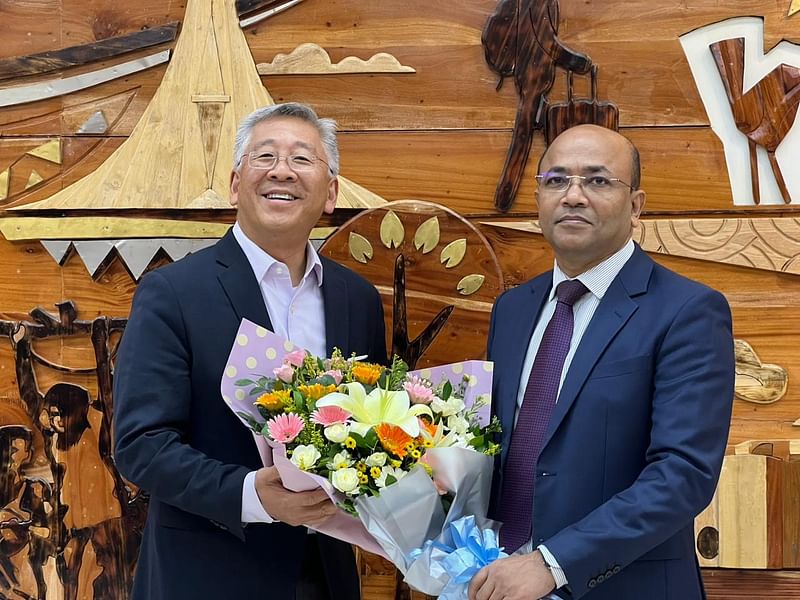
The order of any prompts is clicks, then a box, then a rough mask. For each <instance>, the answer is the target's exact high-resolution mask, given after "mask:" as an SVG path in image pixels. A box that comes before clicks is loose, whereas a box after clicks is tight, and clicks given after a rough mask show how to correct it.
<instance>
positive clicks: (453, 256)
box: [439, 238, 467, 269]
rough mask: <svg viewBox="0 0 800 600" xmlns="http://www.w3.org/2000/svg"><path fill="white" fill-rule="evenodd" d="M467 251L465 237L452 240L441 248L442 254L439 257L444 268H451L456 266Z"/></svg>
mask: <svg viewBox="0 0 800 600" xmlns="http://www.w3.org/2000/svg"><path fill="white" fill-rule="evenodd" d="M466 253H467V238H461V239H458V240H453V241H452V242H450V243H449V244H447V246H445V247H444V249H443V250H442V255H441V257H440V258H439V260H440V261H441V263H442V264H443V265H444V266H445V268H446V269H452V268H453V267H455V266H457V265H458V264H459V263H460V262H461V261H462V260H464V255H465V254H466Z"/></svg>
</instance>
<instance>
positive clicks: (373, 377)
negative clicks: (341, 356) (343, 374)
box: [350, 363, 383, 385]
mask: <svg viewBox="0 0 800 600" xmlns="http://www.w3.org/2000/svg"><path fill="white" fill-rule="evenodd" d="M382 370H383V367H381V366H380V365H374V364H372V363H356V364H355V365H353V369H352V370H351V371H350V372H351V373H352V375H353V379H355V380H356V381H358V382H359V383H363V384H364V385H375V383H376V382H377V381H378V379H379V378H380V376H381V371H382Z"/></svg>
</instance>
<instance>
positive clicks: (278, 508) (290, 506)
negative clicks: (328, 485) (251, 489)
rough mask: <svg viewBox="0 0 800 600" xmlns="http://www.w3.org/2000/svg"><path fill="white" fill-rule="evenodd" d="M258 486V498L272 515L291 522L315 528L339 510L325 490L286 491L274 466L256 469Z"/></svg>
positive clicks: (256, 483) (278, 519)
mask: <svg viewBox="0 0 800 600" xmlns="http://www.w3.org/2000/svg"><path fill="white" fill-rule="evenodd" d="M255 485H256V493H257V494H258V499H259V500H261V504H262V505H263V506H264V510H266V511H267V513H268V514H269V516H271V517H272V518H273V519H275V520H277V521H282V522H283V523H287V524H289V525H305V526H308V527H314V526H317V525H320V524H322V523H324V522H325V521H327V520H328V519H330V518H331V517H332V516H333V515H334V514H336V511H338V510H339V509H338V508H336V505H335V504H333V502H331V499H330V498H329V497H328V494H327V493H325V490H323V489H317V490H312V491H310V492H292V491H289V490H287V489H286V488H285V487H283V483H282V482H281V477H280V475H279V474H278V469H276V468H275V467H263V468H261V469H259V470H258V471H256V479H255Z"/></svg>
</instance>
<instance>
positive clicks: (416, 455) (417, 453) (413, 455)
mask: <svg viewBox="0 0 800 600" xmlns="http://www.w3.org/2000/svg"><path fill="white" fill-rule="evenodd" d="M409 455H410V456H411V458H414V459H417V458H419V457H420V456H422V452H420V451H419V450H416V449H414V450H412V451H411V452H409Z"/></svg>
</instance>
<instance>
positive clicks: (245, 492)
mask: <svg viewBox="0 0 800 600" xmlns="http://www.w3.org/2000/svg"><path fill="white" fill-rule="evenodd" d="M274 522H275V519H273V518H272V517H270V516H269V513H268V512H267V511H266V510H264V505H263V504H261V500H260V499H259V497H258V492H257V491H256V472H255V471H250V472H249V473H248V474H247V475H245V478H244V483H243V484H242V523H274Z"/></svg>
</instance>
